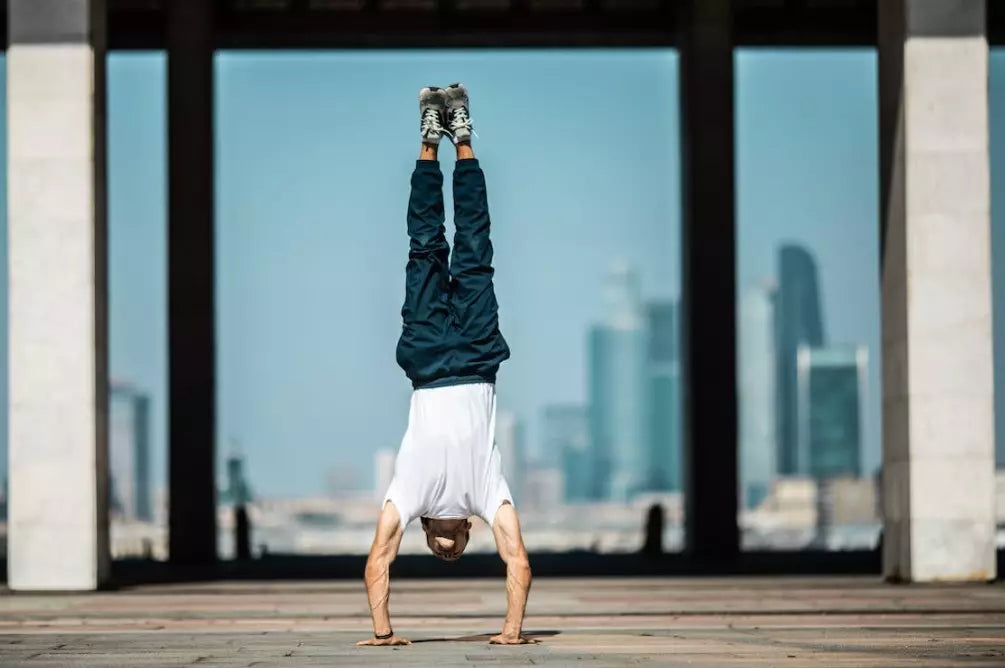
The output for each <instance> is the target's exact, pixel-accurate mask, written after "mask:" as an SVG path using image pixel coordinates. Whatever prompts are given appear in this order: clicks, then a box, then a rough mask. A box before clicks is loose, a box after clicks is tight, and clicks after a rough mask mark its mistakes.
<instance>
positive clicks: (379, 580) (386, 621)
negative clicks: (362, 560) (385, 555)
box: [364, 555, 391, 636]
mask: <svg viewBox="0 0 1005 668" xmlns="http://www.w3.org/2000/svg"><path fill="white" fill-rule="evenodd" d="M364 580H365V581H366V595H367V598H368V599H369V601H370V615H371V616H372V617H373V633H374V635H378V636H382V635H387V634H388V633H390V632H391V615H390V613H389V612H388V600H389V599H390V597H391V564H390V562H389V561H388V560H387V559H382V558H379V557H378V558H374V556H373V555H371V556H370V559H368V560H367V562H366V573H365V575H364Z"/></svg>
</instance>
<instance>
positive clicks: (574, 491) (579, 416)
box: [542, 404, 593, 502]
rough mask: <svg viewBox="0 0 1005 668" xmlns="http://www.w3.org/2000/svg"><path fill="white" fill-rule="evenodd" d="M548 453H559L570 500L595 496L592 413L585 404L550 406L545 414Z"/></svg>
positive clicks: (565, 494) (567, 499) (565, 496)
mask: <svg viewBox="0 0 1005 668" xmlns="http://www.w3.org/2000/svg"><path fill="white" fill-rule="evenodd" d="M542 419H543V423H542V432H543V434H544V449H545V451H546V452H551V453H558V457H559V460H560V461H561V469H562V475H563V478H564V482H565V491H564V495H563V496H564V499H565V500H566V501H572V502H576V501H586V500H588V499H591V498H592V496H591V492H590V490H591V480H592V479H593V470H592V468H591V461H592V460H591V456H590V414H589V411H588V410H587V409H586V407H585V406H576V405H574V404H571V405H555V406H546V407H545V408H544V413H543V416H542Z"/></svg>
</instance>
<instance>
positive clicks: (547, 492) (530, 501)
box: [521, 468, 565, 512]
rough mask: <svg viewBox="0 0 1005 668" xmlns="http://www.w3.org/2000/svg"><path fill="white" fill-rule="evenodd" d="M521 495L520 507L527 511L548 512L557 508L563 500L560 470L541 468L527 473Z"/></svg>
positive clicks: (562, 481)
mask: <svg viewBox="0 0 1005 668" xmlns="http://www.w3.org/2000/svg"><path fill="white" fill-rule="evenodd" d="M523 494H524V500H523V502H522V503H521V506H522V507H524V508H526V509H527V510H532V511H541V512H548V511H554V510H555V509H557V508H559V507H560V506H562V505H563V500H564V498H565V480H564V478H563V476H562V469H557V468H541V469H531V470H529V471H527V477H526V479H525V480H524V485H523Z"/></svg>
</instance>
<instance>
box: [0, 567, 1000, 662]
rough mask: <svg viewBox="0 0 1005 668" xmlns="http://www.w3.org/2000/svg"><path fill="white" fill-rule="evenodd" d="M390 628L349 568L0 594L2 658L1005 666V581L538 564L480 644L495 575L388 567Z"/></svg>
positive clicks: (500, 600) (495, 612)
mask: <svg viewBox="0 0 1005 668" xmlns="http://www.w3.org/2000/svg"><path fill="white" fill-rule="evenodd" d="M393 584H394V589H393V593H392V601H391V604H392V608H391V609H392V613H393V619H394V620H395V629H396V630H397V631H398V632H399V634H401V635H404V636H406V637H408V638H410V639H411V640H413V641H414V642H415V644H414V645H412V646H410V647H402V648H358V647H355V646H354V642H355V641H356V640H359V639H362V638H365V637H367V636H368V635H369V630H370V628H369V619H368V616H367V608H366V599H365V596H364V594H363V592H362V588H361V585H360V584H358V583H353V582H284V583H260V582H253V583H234V582H229V583H207V584H194V585H160V586H149V587H138V588H134V589H129V590H125V591H119V592H114V593H101V594H83V595H53V594H49V595H10V594H5V595H3V596H0V665H3V666H13V665H26V666H136V667H139V666H188V665H198V666H287V665H290V666H298V665H309V666H340V667H341V666H368V667H376V666H443V667H446V666H508V665H513V666H522V665H546V666H567V665H569V666H571V665H576V666H584V667H585V666H589V667H591V668H592V667H599V666H625V665H651V666H786V667H793V668H795V667H802V666H814V667H815V668H820V667H823V666H855V667H856V668H857V667H866V666H882V667H884V668H894V667H896V666H938V667H940V668H944V667H949V666H973V667H977V666H989V667H990V666H996V667H1001V666H1005V586H1002V585H982V586H960V587H951V586H913V587H906V586H887V585H882V584H879V583H878V581H877V580H876V579H870V578H814V579H808V578H714V579H698V578H694V579H669V578H659V579H653V578H648V579H599V578H592V579H579V580H576V579H544V578H540V579H538V580H537V581H535V583H534V591H533V592H532V595H531V601H530V605H529V609H528V619H527V624H526V626H525V628H526V630H527V631H528V632H529V633H530V634H531V635H533V636H535V637H537V638H538V639H539V640H540V644H538V645H533V646H525V647H497V646H490V645H488V644H487V642H486V641H487V639H488V637H489V634H491V633H494V632H497V631H498V629H499V625H500V623H501V616H502V614H503V612H504V610H505V598H504V591H503V582H502V581H501V580H495V581H493V580H411V581H400V582H395V583H393Z"/></svg>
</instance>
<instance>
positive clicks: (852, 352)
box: [736, 49, 881, 550]
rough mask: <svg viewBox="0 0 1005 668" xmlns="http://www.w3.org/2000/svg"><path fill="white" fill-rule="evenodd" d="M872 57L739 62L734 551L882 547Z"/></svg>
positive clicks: (763, 53) (819, 54) (766, 56)
mask: <svg viewBox="0 0 1005 668" xmlns="http://www.w3.org/2000/svg"><path fill="white" fill-rule="evenodd" d="M876 95H877V87H876V53H875V51H874V50H865V49H854V50H853V49H848V50H812V51H810V50H779V49H773V50H765V49H741V50H738V51H737V53H736V127H737V136H736V142H737V144H736V145H737V189H738V193H737V216H738V218H737V226H738V232H737V239H738V242H737V243H738V248H737V263H738V272H737V290H738V304H737V309H738V310H737V313H738V342H737V348H738V374H739V378H738V380H739V387H740V406H739V408H740V429H739V434H740V444H739V445H740V483H741V494H740V509H739V511H740V524H741V527H742V546H743V548H744V549H748V550H763V549H802V548H817V549H871V548H872V547H874V546H875V545H876V541H877V540H878V537H879V529H880V520H879V512H878V511H879V508H878V496H879V489H878V471H879V466H880V461H881V456H880V455H881V453H880V433H881V431H880V419H881V415H880V402H881V394H880V391H881V386H880V382H879V379H880V364H879V363H880V359H879V353H880V345H879V342H880V333H879V332H880V327H879V276H878V271H879V262H878V258H877V254H878V239H879V233H878V229H879V228H878V220H877V219H878V203H877V197H878V186H877V183H878V181H877V180H878V175H877V171H878V164H877V123H878V118H877V113H878V112H877V101H876Z"/></svg>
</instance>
